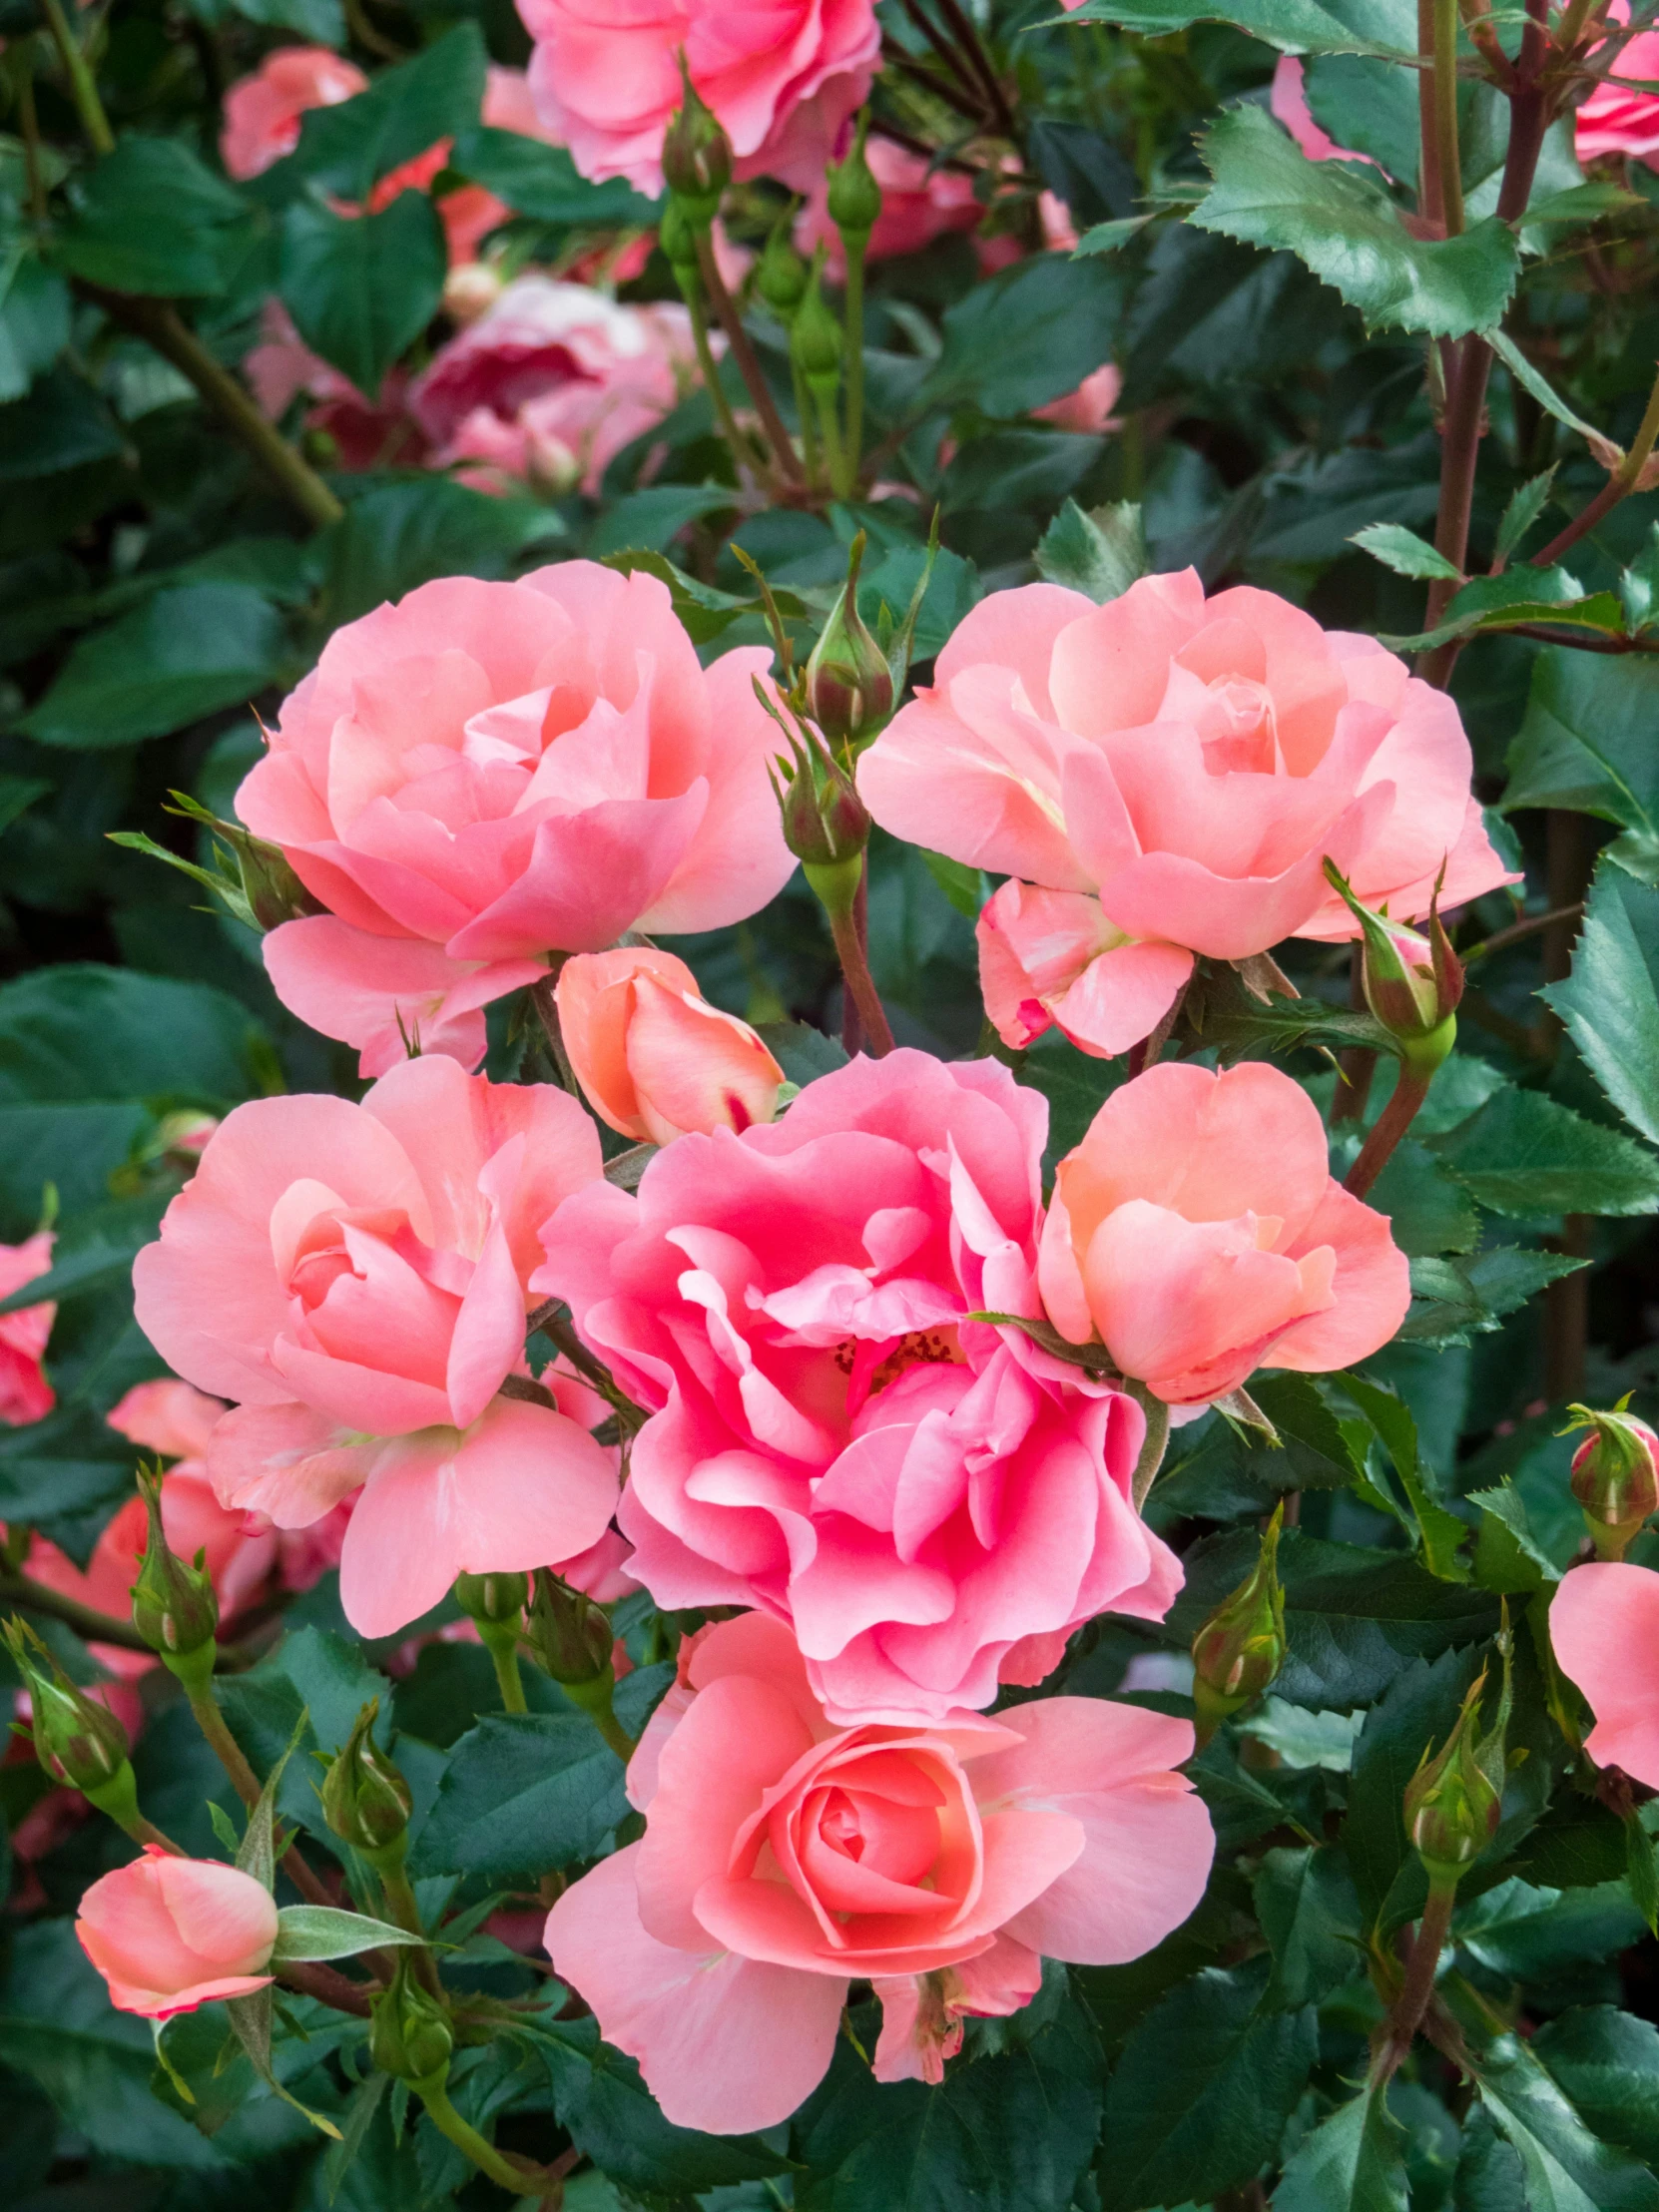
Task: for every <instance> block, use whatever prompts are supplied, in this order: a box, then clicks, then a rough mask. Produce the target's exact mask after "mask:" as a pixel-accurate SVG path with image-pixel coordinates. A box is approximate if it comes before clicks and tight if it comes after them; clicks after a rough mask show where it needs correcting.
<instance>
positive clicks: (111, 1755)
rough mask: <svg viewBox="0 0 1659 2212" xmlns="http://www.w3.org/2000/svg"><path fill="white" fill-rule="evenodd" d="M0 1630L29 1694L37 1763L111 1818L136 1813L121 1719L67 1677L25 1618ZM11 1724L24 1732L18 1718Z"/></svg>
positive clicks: (134, 1815) (124, 1732)
mask: <svg viewBox="0 0 1659 2212" xmlns="http://www.w3.org/2000/svg"><path fill="white" fill-rule="evenodd" d="M0 1635H3V1636H4V1638H5V1644H6V1649H7V1651H8V1652H9V1653H10V1654H11V1659H12V1664H13V1665H14V1666H15V1667H16V1669H17V1671H18V1673H19V1674H20V1675H21V1676H22V1677H23V1686H24V1688H25V1689H26V1690H27V1692H28V1694H29V1715H30V1719H29V1727H28V1733H29V1734H30V1735H32V1737H33V1739H34V1747H35V1757H36V1758H37V1759H38V1760H39V1761H40V1763H41V1766H42V1768H43V1769H44V1770H45V1772H46V1773H47V1774H49V1775H50V1776H51V1777H52V1779H53V1781H54V1782H61V1783H63V1784H65V1785H66V1786H67V1787H68V1788H69V1789H71V1790H79V1791H80V1792H81V1794H82V1796H83V1797H85V1798H87V1799H88V1800H89V1801H90V1802H91V1803H92V1804H94V1805H96V1806H97V1807H98V1809H99V1811H100V1812H103V1813H108V1814H109V1815H110V1816H111V1818H112V1819H114V1820H117V1821H123V1822H124V1821H125V1820H126V1819H127V1818H129V1817H132V1818H136V1816H137V1813H138V1796H137V1785H136V1784H135V1782H134V1780H133V1770H132V1767H131V1765H130V1764H129V1762H128V1757H127V1754H128V1750H129V1744H128V1738H127V1731H126V1729H125V1728H124V1727H123V1726H122V1724H121V1722H120V1720H119V1719H118V1718H117V1717H116V1715H115V1714H114V1713H112V1712H111V1711H110V1709H109V1707H108V1706H107V1705H100V1704H99V1702H98V1700H97V1699H96V1698H91V1697H88V1695H87V1693H86V1692H85V1691H84V1690H83V1689H80V1688H79V1687H78V1686H77V1685H76V1684H75V1683H73V1682H71V1680H70V1679H69V1677H68V1675H67V1674H65V1672H64V1670H63V1668H62V1667H61V1666H60V1665H59V1664H58V1661H57V1659H56V1658H55V1657H54V1655H53V1654H52V1653H51V1652H50V1651H49V1650H48V1649H47V1647H46V1645H45V1644H44V1643H42V1641H41V1639H40V1638H39V1636H37V1635H36V1634H35V1632H34V1630H33V1629H32V1628H30V1627H29V1626H28V1624H27V1623H26V1622H24V1621H21V1620H19V1619H17V1618H16V1617H15V1616H14V1617H13V1618H12V1619H11V1620H9V1621H8V1622H7V1623H6V1624H5V1627H4V1629H3V1630H0ZM15 1725H16V1726H17V1729H18V1733H19V1734H20V1735H21V1734H23V1733H24V1732H25V1731H24V1728H23V1724H22V1723H21V1722H19V1723H16V1724H15Z"/></svg>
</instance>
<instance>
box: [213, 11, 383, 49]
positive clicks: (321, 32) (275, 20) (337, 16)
mask: <svg viewBox="0 0 1659 2212" xmlns="http://www.w3.org/2000/svg"><path fill="white" fill-rule="evenodd" d="M191 13H192V14H193V15H194V16H196V17H197V18H198V19H199V20H200V21H201V22H204V23H218V22H222V21H223V20H224V18H225V17H226V16H227V15H240V16H241V17H242V18H243V20H244V21H245V22H247V23H263V24H266V25H267V26H269V27H270V28H271V29H273V30H278V31H297V32H298V33H299V36H300V37H301V38H304V39H310V40H314V42H315V43H316V44H317V45H318V46H333V47H340V46H343V45H344V44H345V13H344V10H343V9H342V8H341V6H340V0H191Z"/></svg>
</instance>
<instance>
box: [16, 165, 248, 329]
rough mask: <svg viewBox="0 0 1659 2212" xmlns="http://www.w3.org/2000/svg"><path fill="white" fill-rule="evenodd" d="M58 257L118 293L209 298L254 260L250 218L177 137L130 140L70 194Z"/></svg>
mask: <svg viewBox="0 0 1659 2212" xmlns="http://www.w3.org/2000/svg"><path fill="white" fill-rule="evenodd" d="M70 202H71V207H72V211H73V212H72V213H71V215H70V216H69V218H68V220H67V221H66V222H65V223H64V224H63V225H62V226H61V227H60V229H59V232H58V237H57V252H58V255H59V257H60V258H61V260H62V261H63V262H64V264H65V265H66V267H67V268H69V269H70V270H71V271H72V272H73V273H74V275H75V276H77V277H84V278H85V279H86V280H87V281H88V282H89V283H94V284H106V285H108V286H109V288H110V289H111V290H112V291H136V292H148V293H152V294H159V295H160V296H161V297H163V298H169V299H176V298H202V297H211V296H212V295H214V294H216V293H218V292H222V291H224V290H225V288H226V286H227V285H228V283H229V282H230V279H231V276H232V274H233V272H234V270H235V268H236V265H237V263H238V262H239V261H240V260H241V258H242V256H243V255H244V254H245V253H246V252H247V249H248V241H249V236H250V228H251V223H252V211H251V210H250V208H249V206H248V203H247V202H246V201H245V200H244V199H243V198H242V195H241V194H240V193H238V192H234V191H233V190H232V189H231V187H230V186H229V185H227V184H225V183H224V182H223V181H222V180H221V179H220V178H218V177H216V176H215V175H214V174H213V172H212V170H210V169H209V168H207V167H206V165H205V164H204V163H203V162H201V161H199V160H198V159H197V157H196V155H194V154H193V153H192V152H191V151H190V148H189V147H188V146H186V145H184V144H183V143H182V142H181V141H180V140H178V139H169V138H140V137H137V136H130V137H126V138H123V139H122V140H121V141H120V142H119V143H118V145H117V146H116V149H115V151H114V153H112V154H105V155H104V156H103V157H102V158H101V159H100V160H99V161H97V162H96V163H95V164H94V165H93V167H92V168H91V169H90V170H89V171H88V172H87V174H86V176H85V177H84V179H82V181H81V182H80V183H79V184H78V185H75V186H72V187H71V188H70Z"/></svg>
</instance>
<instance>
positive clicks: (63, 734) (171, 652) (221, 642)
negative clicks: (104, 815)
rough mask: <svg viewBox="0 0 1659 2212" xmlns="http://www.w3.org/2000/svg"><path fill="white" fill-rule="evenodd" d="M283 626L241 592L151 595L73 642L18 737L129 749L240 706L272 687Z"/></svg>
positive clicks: (238, 588)
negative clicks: (150, 597)
mask: <svg viewBox="0 0 1659 2212" xmlns="http://www.w3.org/2000/svg"><path fill="white" fill-rule="evenodd" d="M285 643H286V641H285V637H284V633H283V628H282V618H281V616H280V615H279V614H278V613H277V610H276V608H275V607H273V606H272V605H271V603H270V601H269V600H267V599H265V598H264V597H263V596H262V595H261V594H260V593H259V592H257V591H251V590H249V589H248V587H247V586H246V585H244V584H186V585H182V586H181V587H179V588H178V589H177V590H174V591H161V592H157V593H156V595H155V597H154V598H153V599H150V600H147V601H146V602H145V604H144V605H143V606H142V607H135V608H134V610H133V612H132V613H131V614H128V615H123V616H122V617H121V619H120V620H119V621H117V622H112V623H111V624H110V625H109V626H108V628H107V629H103V630H94V631H93V632H91V633H90V635H88V636H87V637H84V638H82V639H81V641H80V642H79V644H77V645H76V647H75V648H74V650H73V651H72V652H71V654H70V656H69V659H68V660H67V661H66V662H65V664H64V666H63V668H62V669H61V670H60V671H59V674H58V676H57V679H56V681H55V682H54V683H53V684H52V686H51V689H50V690H49V691H48V692H47V694H46V696H45V698H44V699H41V700H37V702H36V703H35V705H34V706H33V707H31V708H30V709H29V712H28V713H27V714H26V715H24V716H23V717H22V718H21V720H20V722H19V724H18V727H19V728H20V729H22V730H24V731H26V732H27V733H28V735H29V736H30V737H32V738H34V739H35V740H36V741H37V742H38V743H39V744H41V745H54V746H67V747H70V748H72V749H74V750H76V751H91V750H93V749H94V748H100V747H104V746H116V745H136V744H138V743H139V741H140V740H141V739H144V738H157V737H163V736H165V735H166V734H167V733H168V732H169V731H172V730H181V729H183V728H184V727H185V725H186V724H187V723H192V722H199V721H201V720H202V718H203V717H204V716H206V715H211V714H217V713H218V712H219V711H220V710H221V709H222V708H225V707H237V706H242V705H244V704H246V702H247V701H248V700H249V699H251V698H252V697H253V695H254V694H255V693H256V692H258V691H263V690H264V688H265V686H266V685H267V684H270V683H272V682H274V681H275V680H276V677H277V673H278V671H279V669H280V667H281V663H282V658H283V653H284V649H285Z"/></svg>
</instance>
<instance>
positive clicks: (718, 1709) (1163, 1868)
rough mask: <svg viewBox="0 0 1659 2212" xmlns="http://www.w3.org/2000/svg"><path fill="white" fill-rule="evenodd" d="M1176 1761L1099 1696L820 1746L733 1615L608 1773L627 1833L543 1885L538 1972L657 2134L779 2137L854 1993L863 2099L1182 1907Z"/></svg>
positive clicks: (1117, 1954) (812, 1708)
mask: <svg viewBox="0 0 1659 2212" xmlns="http://www.w3.org/2000/svg"><path fill="white" fill-rule="evenodd" d="M1192 1744H1193V1732H1192V1729H1191V1728H1190V1727H1189V1726H1188V1724H1187V1723H1186V1722H1185V1721H1177V1720H1171V1719H1168V1718H1167V1717H1166V1716H1164V1715H1163V1714H1160V1713H1147V1712H1142V1711H1139V1710H1137V1709H1136V1708H1134V1707H1131V1706H1124V1705H1115V1704H1112V1703H1109V1702H1108V1701H1106V1700H1104V1699H1099V1698H1069V1697H1058V1698H1047V1699H1041V1700H1038V1701H1037V1702H1035V1703H1032V1704H1028V1705H1022V1706H1018V1707H1016V1708H1015V1709H1014V1710H1013V1711H1011V1712H1009V1713H1006V1714H1003V1715H1001V1716H999V1717H998V1718H997V1719H995V1720H987V1719H985V1718H983V1717H982V1716H981V1715H979V1714H976V1713H962V1712H954V1713H945V1714H942V1715H941V1716H940V1717H939V1718H938V1719H937V1720H936V1721H933V1722H930V1723H927V1724H924V1725H915V1726H908V1727H905V1726H884V1725H880V1724H871V1723H865V1724H862V1725H857V1726H851V1727H841V1726H838V1725H837V1724H836V1723H835V1722H834V1721H833V1720H832V1718H831V1717H830V1715H828V1714H827V1713H826V1712H825V1710H824V1707H823V1705H822V1704H821V1703H820V1701H819V1699H818V1697H817V1696H816V1695H815V1693H814V1690H813V1687H812V1685H811V1683H810V1681H809V1679H808V1672H807V1670H806V1668H805V1667H804V1666H803V1664H802V1661H801V1657H800V1654H799V1653H798V1652H797V1650H796V1648H795V1644H794V1641H793V1639H792V1638H791V1636H790V1634H789V1631H788V1630H787V1629H786V1628H785V1627H784V1626H783V1625H782V1624H781V1623H780V1622H778V1621H775V1620H770V1619H768V1618H766V1617H765V1616H764V1615H758V1614H747V1615H743V1616H741V1617H740V1618H738V1619H736V1620H731V1621H725V1622H722V1623H721V1624H720V1625H719V1626H718V1627H715V1628H711V1629H708V1630H706V1631H705V1632H704V1633H703V1634H702V1635H700V1636H698V1637H696V1638H695V1639H693V1640H692V1642H691V1643H690V1644H688V1645H683V1646H682V1648H681V1681H680V1684H679V1686H678V1687H677V1688H676V1689H674V1690H671V1691H670V1692H669V1695H668V1697H667V1698H666V1699H665V1700H664V1702H663V1704H662V1705H661V1706H660V1707H659V1708H658V1710H657V1712H656V1714H655V1715H654V1716H653V1718H652V1720H651V1722H650V1724H649V1726H648V1727H647V1730H646V1733H645V1736H644V1738H643V1739H642V1741H641V1744H640V1748H639V1750H638V1752H637V1753H636V1754H635V1756H634V1759H633V1761H632V1763H631V1765H630V1767H629V1770H628V1792H629V1796H630V1798H631V1799H632V1801H633V1803H634V1804H635V1805H636V1806H637V1807H638V1808H639V1809H640V1810H641V1811H642V1812H644V1814H645V1816H646V1832H645V1837H644V1840H643V1842H641V1843H638V1844H632V1845H630V1846H628V1847H627V1848H626V1849H625V1850H623V1851H620V1852H618V1853H616V1854H615V1856H614V1857H612V1858H610V1859H607V1860H605V1861H604V1862H603V1863H602V1864H601V1865H600V1866H599V1867H598V1868H596V1869H595V1871H594V1872H593V1873H592V1874H590V1875H587V1876H585V1877H584V1878H583V1880H582V1881H580V1882H578V1883H577V1884H576V1885H575V1886H574V1888H572V1889H570V1890H567V1891H566V1892H565V1894H564V1896H563V1897H562V1898H560V1900H559V1902H558V1903H557V1905H555V1906H554V1908H553V1911H552V1913H551V1915H550V1916H549V1919H548V1924H547V1947H548V1951H549V1953H550V1955H551V1957H552V1960H553V1964H554V1967H555V1969H556V1971H557V1972H559V1973H560V1974H561V1975H562V1976H563V1977H564V1978H565V1979H566V1980H568V1981H570V1982H571V1983H573V1984H574V1986H575V1987H576V1989H577V1990H578V1991H579V1992H580V1993H581V1995H582V1996H584V1997H585V1998H586V1999H587V2001H588V2002H589V2003H590V2004H591V2005H592V2006H593V2009H594V2011H595V2012H596V2013H597V2015H598V2018H599V2024H600V2028H601V2031H602V2032H603V2034H604V2035H605V2037H606V2039H607V2040H608V2041H610V2042H612V2043H615V2044H616V2045H617V2046H618V2047H619V2048H620V2049H622V2050H625V2051H627V2052H629V2053H630V2054H631V2055H632V2056H634V2057H636V2058H638V2060H639V2062H640V2066H641V2070H642V2071H643V2072H644V2074H645V2078H646V2081H647V2083H648V2084H649V2086H650V2088H651V2090H652V2092H653V2094H654V2095H655V2096H656V2098H657V2100H658V2102H659V2103H660V2104H661V2105H662V2108H663V2110H664V2112H665V2113H666V2114H667V2115H668V2117H669V2118H670V2119H671V2120H674V2121H676V2122H678V2123H679V2124H680V2125H681V2126H684V2127H697V2128H704V2129H708V2130H712V2131H714V2132H717V2133H725V2134H736V2133H743V2132H746V2131H748V2130H750V2129H753V2128H760V2127H768V2126H771V2125H773V2124H774V2123H775V2122H777V2121H779V2120H783V2119H787V2118H788V2116H789V2115H790V2113H792V2112H793V2111H794V2110H795V2108H796V2106H797V2105H799V2104H800V2103H801V2102H802V2100H803V2099H804V2098H805V2097H806V2096H808V2095H809V2094H810V2092H811V2091H812V2090H813V2089H814V2088H816V2087H817V2085H818V2083H819V2082H820V2080H822V2078H823V2076H824V2074H825V2073H826V2072H827V2071H828V2069H829V2065H830V2055H831V2053H832V2051H833V2048H834V2042H835V2037H836V2035H837V2033H838V2032H839V2029H840V2017H841V2008H842V2006H843V2005H844V2004H845V2002H846V1998H847V1992H848V1988H849V1985H850V1984H851V1983H852V1982H853V1981H855V1980H866V1979H867V1980H868V1981H870V1982H872V1983H873V1985H874V1989H875V1993H876V1995H877V1996H878V1997H879V1998H880V2000H881V2004H882V2008H883V2026H882V2032H881V2039H880V2042H879V2043H878V2045H877V2047H876V2051H875V2072H876V2075H877V2078H878V2079H880V2080H883V2081H895V2080H902V2079H905V2078H906V2077H911V2078H914V2077H920V2078H922V2079H926V2080H932V2081H937V2080H938V2079H940V2078H941V2075H942V2071H943V2061H944V2059H945V2058H946V2057H947V2056H949V2055H950V2054H951V2052H952V2051H953V2050H954V2049H955V2048H956V2047H957V2046H958V2045H959V2043H960V2041H961V2034H962V2028H961V2021H962V2018H963V2016H964V2015H965V2014H969V2013H989V2014H995V2013H1007V2012H1014V2011H1017V2010H1018V2009H1019V2007H1020V2006H1021V2005H1022V2004H1025V2003H1026V2002H1028V2001H1029V1999H1030V1998H1031V1997H1032V1996H1033V1995H1035V1993H1036V1990H1037V1986H1038V1983H1039V1981H1040V1979H1041V1973H1042V1958H1043V1956H1044V1955H1047V1956H1049V1957H1051V1958H1066V1959H1073V1960H1077V1961H1079V1962H1083V1963H1087V1964H1093V1965H1115V1964H1120V1963H1122V1962H1123V1961H1124V1960H1126V1959H1130V1958H1136V1957H1139V1956H1140V1955H1141V1954H1142V1952H1144V1951H1147V1950H1150V1949H1151V1948H1152V1947H1153V1946H1154V1944H1156V1943H1158V1942H1159V1941H1161V1940H1162V1938H1163V1937H1164V1936H1167V1935H1168V1934H1169V1933H1170V1931H1171V1930H1172V1929H1174V1928H1177V1927H1179V1925H1180V1924H1181V1922H1182V1921H1184V1920H1185V1919H1186V1918H1187V1916H1188V1914H1189V1913H1190V1912H1191V1911H1192V1910H1193V1908H1194V1907H1195V1906H1196V1905H1197V1903H1198V1901H1199V1899H1200V1897H1201V1896H1202V1895H1203V1892H1204V1885H1205V1882H1206V1879H1207V1877H1208V1875H1209V1871H1210V1861H1211V1858H1212V1855H1213V1853H1214V1849H1215V1839H1214V1836H1213V1834H1212V1832H1211V1828H1210V1820H1209V1815H1208V1814H1207V1813H1206V1812H1205V1810H1204V1807H1203V1805H1202V1804H1201V1803H1200V1802H1199V1800H1198V1799H1197V1798H1196V1797H1195V1796H1194V1795H1193V1792H1192V1786H1191V1784H1190V1783H1188V1782H1187V1780H1186V1779H1185V1777H1184V1776H1182V1775H1180V1774H1178V1773H1177V1772H1176V1771H1175V1770H1176V1769H1177V1768H1178V1767H1179V1766H1180V1764H1181V1762H1182V1761H1183V1760H1184V1759H1186V1758H1187V1757H1188V1756H1189V1755H1190V1753H1191V1751H1192Z"/></svg>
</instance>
